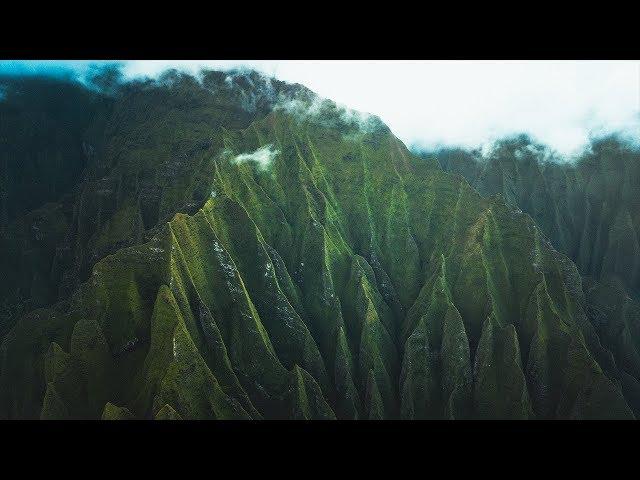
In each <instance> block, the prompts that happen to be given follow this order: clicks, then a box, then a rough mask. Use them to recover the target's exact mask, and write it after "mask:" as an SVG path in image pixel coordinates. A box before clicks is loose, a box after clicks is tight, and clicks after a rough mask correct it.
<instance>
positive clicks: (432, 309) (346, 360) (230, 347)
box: [0, 74, 640, 419]
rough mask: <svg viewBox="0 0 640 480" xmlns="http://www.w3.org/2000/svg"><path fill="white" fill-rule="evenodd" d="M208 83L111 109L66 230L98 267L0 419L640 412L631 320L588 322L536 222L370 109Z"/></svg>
mask: <svg viewBox="0 0 640 480" xmlns="http://www.w3.org/2000/svg"><path fill="white" fill-rule="evenodd" d="M212 75H215V74H212ZM210 78H218V81H217V83H215V84H213V85H210V86H209V87H206V82H203V84H204V85H205V87H206V88H203V87H202V84H197V83H195V82H194V81H193V80H192V79H189V78H186V77H181V79H180V81H179V82H178V83H176V81H175V80H174V82H173V83H172V86H171V88H169V87H165V86H162V85H156V84H154V85H148V86H147V88H146V89H144V90H142V91H140V90H136V94H135V95H133V94H132V96H131V97H130V98H128V97H123V98H121V99H120V100H118V102H117V103H116V105H115V106H114V114H113V116H112V117H111V119H110V121H109V123H108V127H105V132H104V135H105V138H106V140H105V145H106V146H105V152H107V153H101V154H99V155H100V158H101V160H96V163H95V166H94V167H92V168H95V171H96V172H98V171H99V172H100V173H99V174H95V175H94V176H92V174H91V173H89V174H88V175H87V177H86V178H87V179H86V180H85V181H84V182H83V187H82V188H81V189H80V192H79V194H78V196H77V197H76V201H75V203H74V214H73V217H71V218H72V220H71V221H69V224H70V226H66V227H65V228H64V229H62V230H64V231H66V232H67V233H66V234H65V235H67V236H66V237H64V238H65V239H67V238H72V239H73V247H70V248H71V250H72V251H73V252H74V256H75V267H74V268H75V270H74V269H71V270H68V267H67V271H71V272H78V274H77V276H79V277H80V278H82V276H83V272H84V273H86V274H87V280H86V281H84V282H83V283H81V284H79V285H78V286H77V288H76V287H75V285H76V284H72V285H73V288H71V286H70V287H69V290H72V291H73V293H72V294H71V295H70V297H69V298H66V297H65V295H60V298H61V299H62V301H60V302H58V303H56V304H55V305H53V306H50V307H48V308H40V309H37V310H34V311H32V312H30V313H28V314H26V315H24V316H22V317H21V318H20V320H19V321H18V322H17V324H16V325H15V326H14V327H13V328H12V329H11V330H10V331H9V333H8V334H7V335H6V337H5V338H4V340H3V342H2V346H1V347H0V416H2V417H3V418H149V419H151V418H158V419H161V418H184V419H186V418H203V419H243V418H245V419H246V418H255V419H257V418H291V419H333V418H339V419H365V418H371V419H378V418H403V419H421V418H446V419H465V418H633V417H634V413H636V414H637V413H638V392H639V391H640V386H639V385H638V378H640V376H639V374H640V372H638V371H637V369H636V364H635V359H634V358H635V357H633V355H632V354H631V353H629V352H632V351H633V350H632V349H631V347H630V346H629V345H631V346H633V342H634V341H635V340H634V338H637V336H635V337H634V335H636V334H637V327H636V326H637V312H636V313H635V315H636V317H633V315H634V313H633V312H632V311H631V310H630V309H629V308H628V307H621V308H623V310H624V311H615V312H610V311H608V310H607V311H606V312H605V315H604V316H603V317H602V322H601V324H599V325H598V326H597V328H596V327H594V325H593V323H592V322H590V321H589V318H590V317H589V316H588V312H591V311H595V310H596V309H597V308H598V305H599V304H598V302H597V301H596V300H595V299H596V296H595V295H591V296H590V297H589V298H590V300H587V299H586V298H585V295H584V293H583V284H582V278H581V276H580V274H579V273H578V270H577V269H576V266H575V265H574V264H573V263H572V262H571V261H570V260H569V258H568V257H567V256H565V255H563V254H561V253H559V252H558V251H556V250H555V249H554V248H553V247H552V246H551V244H550V243H549V242H548V241H547V240H546V237H545V236H544V235H543V234H542V233H541V231H540V229H539V228H538V226H536V224H535V222H534V221H533V220H532V218H531V216H529V215H525V214H522V213H519V212H518V211H516V210H514V208H512V206H510V205H509V204H508V203H507V202H505V201H504V200H503V198H500V197H495V196H494V197H488V198H485V197H483V196H481V195H480V194H479V193H478V192H476V190H474V189H473V188H471V187H470V186H469V184H468V183H467V181H465V180H464V179H463V178H462V177H460V176H457V175H452V174H449V173H446V172H444V171H442V169H441V168H439V166H438V164H437V163H435V162H433V161H425V160H424V159H421V158H418V157H416V156H414V155H412V154H411V153H410V152H409V151H408V150H407V149H406V148H405V146H404V145H403V144H402V143H401V142H400V141H399V140H398V139H397V138H395V137H394V136H393V135H392V134H391V132H390V131H389V129H388V128H387V127H385V126H384V125H383V124H381V123H380V122H379V121H378V120H377V119H375V118H365V117H361V116H358V115H354V114H349V112H346V111H344V110H341V109H339V108H336V106H335V105H333V104H331V103H330V102H329V103H327V102H325V103H318V102H317V101H316V100H315V99H314V98H313V97H312V96H311V95H310V94H309V93H308V91H305V90H299V89H297V87H296V89H294V90H295V91H296V92H298V93H295V95H294V99H293V100H295V101H292V100H291V95H292V91H291V90H287V89H290V88H292V87H289V86H285V85H284V84H283V85H280V86H279V87H278V88H279V89H280V90H279V91H280V92H283V91H284V92H285V100H286V101H285V102H283V97H282V95H277V96H275V97H270V96H267V97H266V98H267V103H266V104H263V105H266V106H264V108H262V107H255V108H254V106H255V105H258V104H259V102H258V103H255V102H254V101H253V100H252V99H256V98H265V97H263V96H261V95H262V92H264V91H265V90H264V89H263V88H260V87H259V86H258V85H257V83H258V80H257V79H255V80H254V81H252V82H249V83H245V85H246V88H244V89H240V90H237V92H239V91H243V92H245V93H244V94H243V95H241V94H239V93H238V94H237V95H235V94H234V95H232V96H229V95H225V98H227V99H228V102H227V103H226V104H223V102H220V101H212V100H211V98H216V95H217V94H216V93H215V92H219V91H222V90H220V89H221V88H223V86H224V85H228V81H227V80H226V78H225V77H224V76H223V77H220V76H217V77H210ZM240 78H242V79H243V80H240ZM249 78H251V77H249ZM231 81H232V82H233V81H238V82H247V80H246V77H245V76H242V77H238V79H236V80H234V79H232V80H231ZM184 82H186V83H184ZM163 89H164V90H163ZM266 91H269V89H267V90H266ZM256 93H260V95H256ZM274 99H275V100H274ZM242 102H244V103H242ZM238 105H239V107H237V106H238ZM236 107H237V110H234V108H236ZM261 108H262V109H261ZM234 112H235V113H234ZM216 119H222V120H219V121H218V120H216ZM97 155H98V154H97ZM91 171H92V170H90V172H91ZM151 190H153V191H151ZM65 229H66V230H65ZM65 241H66V240H65ZM54 243H55V242H54ZM78 258H80V260H78ZM62 270H64V268H62ZM589 288H590V287H588V286H587V287H585V289H589ZM620 295H622V298H624V294H623V293H621V294H620ZM608 297H610V295H603V298H605V299H606V298H608ZM605 303H606V305H609V303H608V302H605ZM621 304H622V305H627V304H626V303H624V302H622V303H621ZM605 317H606V318H605ZM609 318H610V320H609ZM634 318H635V320H634ZM634 322H635V323H634ZM619 325H625V326H626V327H627V330H628V331H629V332H630V333H629V336H628V339H627V344H624V345H621V346H620V347H618V350H617V352H626V353H625V354H624V355H621V354H620V355H619V357H616V358H615V359H614V355H613V354H612V353H611V351H610V350H609V349H608V348H605V347H603V341H602V339H603V338H604V337H606V336H608V335H609V336H612V337H613V338H617V337H616V335H615V332H616V331H617V329H618V326H619ZM634 329H635V330H634ZM609 344H611V342H609ZM634 348H635V347H634ZM621 359H624V360H621ZM620 366H622V367H623V368H621V367H620ZM634 369H636V370H634Z"/></svg>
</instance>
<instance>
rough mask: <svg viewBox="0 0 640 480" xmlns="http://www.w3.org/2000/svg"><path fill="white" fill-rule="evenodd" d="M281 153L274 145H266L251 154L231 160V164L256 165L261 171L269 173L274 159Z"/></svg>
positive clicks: (241, 155)
mask: <svg viewBox="0 0 640 480" xmlns="http://www.w3.org/2000/svg"><path fill="white" fill-rule="evenodd" d="M279 153H280V151H279V150H278V149H276V148H275V147H274V146H273V145H272V144H268V145H265V146H263V147H260V148H258V149H257V150H256V151H254V152H251V153H241V154H239V155H236V156H235V157H232V158H231V163H234V164H238V163H254V164H255V165H256V166H257V167H258V169H259V170H262V171H267V170H269V169H270V168H271V164H272V163H273V159H274V158H275V157H276V155H278V154H279Z"/></svg>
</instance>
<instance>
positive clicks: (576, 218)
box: [438, 136, 640, 298]
mask: <svg viewBox="0 0 640 480" xmlns="http://www.w3.org/2000/svg"><path fill="white" fill-rule="evenodd" d="M438 156H439V158H440V160H441V164H442V168H443V169H444V170H446V171H449V172H453V173H458V174H461V175H463V176H464V177H465V178H466V179H467V180H468V181H469V183H470V184H471V185H472V186H473V187H474V188H476V189H477V190H478V192H479V193H480V194H481V195H485V196H488V195H494V194H501V195H502V196H503V197H504V199H505V201H506V202H507V203H508V204H510V205H512V206H514V207H517V208H520V209H522V210H523V211H525V212H526V213H528V214H530V215H531V217H532V218H533V219H534V221H535V222H536V224H537V225H538V226H539V227H540V229H541V230H542V231H543V232H544V233H545V234H546V235H547V236H548V237H549V239H550V240H551V242H552V243H553V245H554V246H555V247H556V248H557V249H558V250H560V251H561V252H563V253H565V254H567V255H568V256H569V257H570V258H571V259H572V260H573V261H574V262H575V263H576V265H577V266H578V268H579V270H580V271H581V272H582V273H583V274H584V275H589V276H592V277H594V278H596V279H601V280H603V281H606V280H610V279H611V280H612V279H616V280H618V281H621V282H622V283H623V285H624V286H625V287H626V288H627V290H629V292H630V293H631V294H632V295H634V296H635V297H636V298H640V297H639V295H640V247H639V243H638V239H639V237H638V231H639V230H638V229H639V228H640V194H639V193H638V192H640V150H638V149H637V148H634V147H632V146H630V145H629V144H628V143H626V142H624V141H622V140H620V139H618V138H617V137H615V136H610V137H605V138H601V139H598V140H594V141H593V142H592V144H591V146H590V149H589V150H588V151H586V152H585V153H584V154H582V155H581V156H580V157H579V158H578V159H576V160H574V161H572V162H571V163H567V161H566V160H563V159H562V158H560V157H557V156H556V157H555V158H554V157H553V156H551V155H550V153H549V152H548V151H547V150H546V149H545V148H544V147H543V146H541V145H537V144H535V143H534V142H532V141H531V140H530V139H528V138H527V137H525V136H521V137H517V138H512V139H508V140H504V141H502V142H499V143H498V144H497V146H496V148H494V149H493V150H492V151H491V152H490V153H489V154H488V155H484V156H483V155H480V154H479V152H465V151H461V150H460V151H450V152H443V154H441V155H438ZM550 157H551V158H550Z"/></svg>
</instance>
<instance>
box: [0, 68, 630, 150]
mask: <svg viewBox="0 0 640 480" xmlns="http://www.w3.org/2000/svg"><path fill="white" fill-rule="evenodd" d="M88 63H89V62H85V63H82V62H67V64H70V65H71V66H72V67H73V68H82V66H83V65H84V68H86V65H87V64H88ZM122 63H123V64H124V73H125V75H126V76H128V77H136V76H141V75H149V76H155V75H157V74H158V73H160V72H162V71H163V70H165V69H167V68H178V69H182V70H186V71H190V72H197V71H198V70H199V69H200V68H202V67H213V68H219V69H231V68H238V67H248V68H255V69H257V70H260V71H262V72H264V73H266V74H269V75H273V76H275V77H277V78H279V79H281V80H285V81H288V82H297V83H301V84H303V85H305V86H307V87H309V88H310V89H311V90H313V91H315V92H316V93H318V94H319V95H320V96H322V97H325V98H329V99H331V100H334V101H335V102H337V103H340V104H344V105H346V106H348V107H350V108H352V109H356V110H359V111H362V112H368V113H373V114H375V115H377V116H378V117H380V118H381V119H382V120H383V121H384V122H385V123H386V124H387V125H388V126H389V127H390V128H391V130H392V131H393V132H394V133H395V134H396V135H397V136H398V137H400V138H401V139H402V140H403V141H404V142H405V143H407V144H408V145H412V144H418V145H424V146H434V145H437V144H445V145H456V144H457V145H463V146H469V147H476V146H479V145H481V144H483V143H486V142H489V141H492V140H495V139H496V138H499V137H501V136H504V135H508V134H512V133H520V132H526V133H529V134H530V135H532V136H533V137H535V138H536V139H537V140H539V141H541V142H543V143H546V144H549V145H550V146H551V147H552V148H555V149H557V150H559V151H560V152H562V153H570V152H572V151H574V150H575V149H577V148H580V147H581V146H582V145H584V144H585V143H586V142H587V141H588V138H589V134H590V133H598V132H603V131H613V130H625V131H627V132H628V134H629V135H630V136H632V137H633V136H635V137H636V138H640V62H635V61H312V60H309V61H292V60H288V61H277V60H273V61H269V60H257V61H251V60H248V61H242V60H237V61H232V60H225V61H192V60H189V61H182V60H180V61H170V60H166V61H164V60H152V61H146V60H145V61H126V62H122ZM1 66H2V65H1V64H0V67H1Z"/></svg>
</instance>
